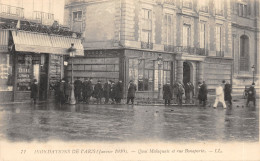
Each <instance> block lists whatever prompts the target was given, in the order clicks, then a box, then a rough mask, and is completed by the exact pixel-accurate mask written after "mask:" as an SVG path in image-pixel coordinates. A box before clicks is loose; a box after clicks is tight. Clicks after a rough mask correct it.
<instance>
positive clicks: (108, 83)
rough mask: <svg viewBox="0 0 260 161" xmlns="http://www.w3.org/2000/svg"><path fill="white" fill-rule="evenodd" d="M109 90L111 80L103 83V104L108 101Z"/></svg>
mask: <svg viewBox="0 0 260 161" xmlns="http://www.w3.org/2000/svg"><path fill="white" fill-rule="evenodd" d="M110 92H111V82H110V81H107V82H106V83H105V84H104V94H103V96H104V98H105V104H107V103H108V101H109V98H110Z"/></svg>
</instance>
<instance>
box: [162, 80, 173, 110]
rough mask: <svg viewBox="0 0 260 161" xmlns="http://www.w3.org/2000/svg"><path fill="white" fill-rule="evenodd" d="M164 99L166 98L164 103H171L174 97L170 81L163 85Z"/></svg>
mask: <svg viewBox="0 0 260 161" xmlns="http://www.w3.org/2000/svg"><path fill="white" fill-rule="evenodd" d="M163 99H164V105H165V106H166V105H167V104H168V105H170V104H171V99H172V90H171V85H170V82H167V83H166V84H165V85H163Z"/></svg>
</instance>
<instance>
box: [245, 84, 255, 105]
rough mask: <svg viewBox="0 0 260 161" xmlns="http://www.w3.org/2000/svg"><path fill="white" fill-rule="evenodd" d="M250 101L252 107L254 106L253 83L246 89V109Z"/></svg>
mask: <svg viewBox="0 0 260 161" xmlns="http://www.w3.org/2000/svg"><path fill="white" fill-rule="evenodd" d="M250 101H253V103H254V106H255V102H256V91H255V83H252V85H251V86H250V87H249V89H248V95H247V102H246V106H247V107H248V105H249V102H250Z"/></svg>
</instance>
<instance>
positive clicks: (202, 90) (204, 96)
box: [198, 81, 208, 107]
mask: <svg viewBox="0 0 260 161" xmlns="http://www.w3.org/2000/svg"><path fill="white" fill-rule="evenodd" d="M199 83H200V82H199ZM198 99H199V104H202V103H203V106H204V107H205V106H206V103H207V100H208V88H207V85H206V83H205V81H203V83H202V84H201V85H200V84H199V94H198Z"/></svg>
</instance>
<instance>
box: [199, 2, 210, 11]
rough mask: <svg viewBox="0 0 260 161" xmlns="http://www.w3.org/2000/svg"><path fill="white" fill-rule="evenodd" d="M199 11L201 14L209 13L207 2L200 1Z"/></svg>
mask: <svg viewBox="0 0 260 161" xmlns="http://www.w3.org/2000/svg"><path fill="white" fill-rule="evenodd" d="M199 4H200V11H202V12H208V11H209V9H208V8H209V1H208V0H200V1H199Z"/></svg>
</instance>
